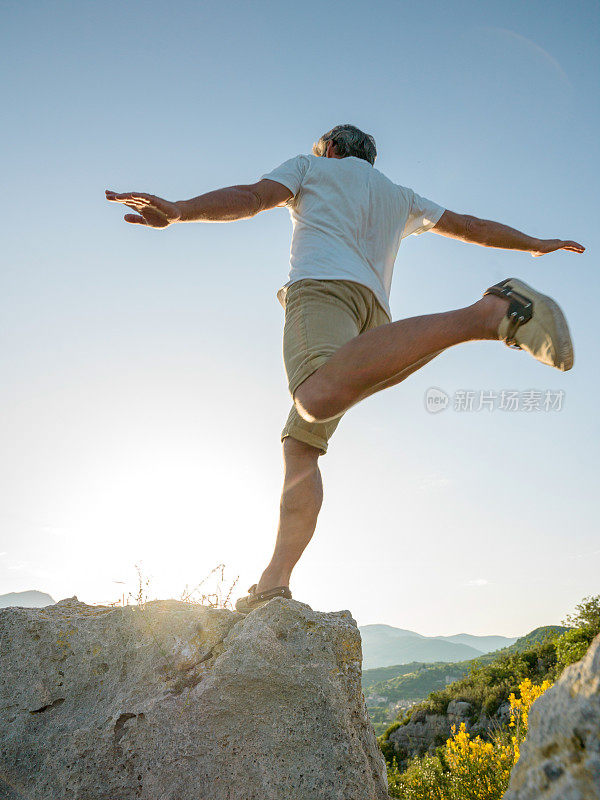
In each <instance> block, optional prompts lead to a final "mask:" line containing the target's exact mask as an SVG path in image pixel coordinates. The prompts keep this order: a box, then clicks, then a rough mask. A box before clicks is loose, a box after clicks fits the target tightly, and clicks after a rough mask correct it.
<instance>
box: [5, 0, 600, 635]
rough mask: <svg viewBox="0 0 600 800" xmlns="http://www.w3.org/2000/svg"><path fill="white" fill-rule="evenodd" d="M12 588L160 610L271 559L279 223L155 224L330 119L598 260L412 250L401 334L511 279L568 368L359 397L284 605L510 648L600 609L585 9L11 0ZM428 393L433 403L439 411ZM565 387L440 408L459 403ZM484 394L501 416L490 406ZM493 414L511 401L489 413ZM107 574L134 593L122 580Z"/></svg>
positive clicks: (441, 376)
mask: <svg viewBox="0 0 600 800" xmlns="http://www.w3.org/2000/svg"><path fill="white" fill-rule="evenodd" d="M0 13H1V17H2V20H1V22H2V24H1V25H0V29H1V33H0V37H1V48H0V59H1V60H2V62H3V63H2V75H3V79H2V81H3V84H2V107H3V111H4V124H3V126H2V133H1V134H0V135H1V136H2V141H3V146H2V153H3V156H4V158H3V162H4V164H3V170H2V172H3V174H2V183H3V191H2V194H1V197H0V203H1V206H2V208H1V214H2V222H3V248H2V249H3V255H2V275H1V284H0V304H1V309H0V319H1V342H2V345H1V351H0V362H1V363H0V368H1V375H2V380H1V382H0V401H1V409H2V413H1V415H0V440H1V447H0V492H1V496H2V501H1V506H0V528H1V532H0V553H1V556H0V592H9V591H19V590H25V589H34V588H35V589H40V590H44V591H48V592H50V593H51V594H52V595H53V596H54V597H55V598H56V599H59V598H61V597H65V596H70V595H73V594H77V595H78V596H79V597H80V599H83V600H85V601H87V602H100V601H112V600H116V599H117V598H118V597H119V596H120V595H121V593H122V591H125V592H127V591H135V570H134V564H136V563H137V564H140V565H141V567H142V571H143V572H144V574H145V575H146V576H148V578H149V579H150V582H151V592H152V594H153V596H159V597H166V596H173V597H178V596H180V595H181V592H182V591H183V589H184V587H185V586H186V585H195V583H197V582H198V581H199V580H200V579H201V578H202V577H203V576H204V575H205V574H206V573H207V572H208V571H209V570H210V569H211V568H212V567H213V566H215V565H216V564H217V563H219V562H225V563H226V564H227V568H228V576H229V577H230V578H232V577H234V576H236V575H239V576H240V584H239V585H240V588H241V590H243V593H245V590H246V588H247V587H248V586H249V585H250V584H251V583H254V582H255V581H256V580H257V579H258V577H259V574H260V572H261V571H262V568H263V567H264V565H265V564H266V562H267V560H268V558H269V557H270V554H271V551H272V546H273V542H274V536H275V528H276V521H277V511H278V502H279V493H280V486H281V478H282V470H281V454H280V448H281V446H280V442H279V433H280V430H281V427H282V425H283V423H284V421H285V418H286V416H287V412H288V408H289V404H290V399H289V396H288V394H287V388H286V383H285V378H284V372H283V365H282V359H281V333H282V323H283V312H282V309H281V307H280V305H279V303H278V302H277V300H276V298H275V292H276V290H277V289H278V287H279V286H280V285H281V284H282V283H283V282H284V281H285V279H286V275H287V270H288V262H287V258H288V250H289V236H290V223H289V218H288V213H287V211H286V210H284V209H274V210H272V211H269V212H266V213H265V214H263V215H260V216H259V217H256V218H255V219H252V220H249V221H244V222H238V223H233V224H225V225H179V226H173V227H172V228H169V229H167V230H165V231H155V230H149V229H144V228H142V227H139V226H132V225H127V224H126V223H124V222H123V221H122V212H123V210H124V209H121V208H120V207H116V206H115V205H112V204H109V203H106V202H105V200H104V189H105V188H106V187H108V188H111V189H115V190H117V191H127V190H137V191H148V192H152V193H155V194H158V195H161V196H163V197H166V198H168V199H171V200H178V199H183V198H187V197H191V196H194V195H197V194H200V193H202V192H204V191H208V190H210V189H214V188H218V187H220V186H226V185H230V184H234V183H246V182H251V181H254V180H256V179H257V178H258V177H259V176H260V175H261V174H262V173H264V172H266V171H268V170H270V169H272V168H273V167H275V166H276V165H277V164H279V163H280V162H282V161H283V160H285V159H287V158H289V157H291V156H293V155H296V154H297V153H303V152H304V153H306V152H310V148H311V145H312V143H313V141H314V140H315V139H317V138H318V137H319V136H320V135H321V134H322V133H323V132H325V131H326V130H328V129H329V128H331V127H332V126H333V125H334V124H337V123H342V122H352V123H354V124H356V125H358V126H359V127H361V128H363V129H364V130H366V131H368V132H369V133H372V134H373V135H374V136H375V138H376V140H377V145H378V150H379V157H378V160H377V162H376V166H377V168H378V169H380V170H381V171H383V172H384V173H385V174H386V175H388V176H389V177H390V178H391V179H392V180H394V181H396V182H397V183H401V184H403V185H405V186H410V187H411V188H413V189H414V190H415V191H417V192H418V193H419V194H422V195H424V196H426V197H429V198H431V199H432V200H434V201H436V202H438V203H440V204H441V205H443V206H444V207H447V208H450V209H452V210H454V211H459V212H467V213H472V214H476V215H478V216H482V217H485V218H490V219H496V220H499V221H501V222H505V223H507V224H509V225H513V226H515V227H517V228H520V229H522V230H525V231H526V232H527V233H530V234H531V235H534V236H540V237H544V238H567V239H575V240H577V241H580V242H582V243H583V244H584V245H586V247H587V251H586V253H585V254H584V255H583V256H577V255H575V254H573V253H566V252H561V253H557V254H552V255H549V256H546V257H544V258H540V259H532V258H531V257H530V256H529V255H527V254H525V253H510V252H504V251H500V250H493V249H485V248H480V247H477V246H474V245H465V244H462V243H458V242H454V241H451V240H448V239H444V238H443V237H440V236H436V235H435V234H432V233H426V234H425V235H422V236H418V237H410V238H409V239H407V240H405V241H404V242H403V244H402V246H401V248H400V253H399V256H398V260H397V262H396V274H395V283H394V287H393V290H392V296H391V304H392V311H393V313H394V317H395V318H399V317H406V316H412V315H415V314H421V313H428V312H434V311H439V310H444V309H450V308H453V307H458V306H461V305H467V304H468V303H471V302H473V301H474V300H475V299H476V298H477V297H479V296H480V294H481V292H482V291H483V290H484V289H485V288H486V287H487V286H489V285H490V284H491V283H495V282H497V281H499V280H501V279H502V278H505V277H509V276H519V277H521V278H523V279H524V280H526V281H527V282H530V283H533V284H534V285H535V286H537V287H538V288H540V289H541V290H542V291H545V292H547V293H549V294H551V295H553V296H555V297H556V298H557V299H558V300H559V302H560V303H561V305H562V306H563V308H564V310H565V312H566V314H567V316H568V319H569V322H570V325H571V330H572V334H573V338H574V342H575V348H576V363H575V368H574V369H573V370H572V371H571V372H569V373H566V374H562V373H559V372H558V371H556V370H551V369H549V368H547V367H543V366H542V365H540V364H539V363H537V362H535V361H533V359H531V358H530V357H528V356H526V355H525V354H523V353H518V352H512V351H510V350H509V349H507V348H506V347H504V346H502V345H500V344H494V343H487V342H486V343H472V344H469V345H464V346H462V347H459V348H454V349H453V350H452V351H450V352H447V353H445V354H443V355H442V356H440V357H439V358H438V359H436V360H435V361H433V362H432V363H431V364H430V365H428V366H427V367H426V368H424V369H423V370H422V371H421V372H420V373H419V374H417V375H416V376H413V377H412V378H410V379H409V380H408V381H407V382H406V383H404V384H402V385H400V386H399V387H397V388H395V389H393V390H391V391H388V392H387V393H382V394H379V395H377V396H376V397H374V398H371V399H369V400H368V401H367V402H365V403H364V404H362V405H360V406H358V407H355V408H354V409H352V410H351V411H350V412H349V413H348V414H347V417H346V418H345V419H344V420H343V421H342V423H341V424H340V427H339V429H338V431H337V432H336V434H335V436H334V437H333V439H332V441H331V445H330V451H329V453H328V454H327V455H326V456H325V457H324V458H322V459H321V468H322V472H323V477H324V483H325V503H324V507H323V511H322V514H321V517H320V520H319V525H318V528H317V533H316V535H315V538H314V539H313V541H312V542H311V544H310V545H309V548H308V550H307V551H306V553H305V555H304V557H303V559H302V560H301V562H300V564H299V566H298V568H297V570H296V572H295V574H294V576H293V578H292V587H291V588H292V591H293V592H294V596H295V597H297V598H298V599H300V600H303V601H306V602H308V603H309V604H310V605H312V606H313V607H315V608H318V609H321V610H338V609H342V608H349V609H350V610H351V611H352V612H353V614H354V616H355V618H356V619H357V620H358V622H359V624H367V623H373V622H384V623H388V624H391V625H397V626H399V627H403V628H411V629H415V630H417V631H419V632H421V633H424V634H452V633H457V632H459V631H467V632H470V633H476V634H484V633H485V634H491V633H496V634H506V635H518V634H522V633H525V632H526V631H528V630H530V629H531V628H533V627H536V626H538V625H543V624H550V623H557V622H559V621H560V620H561V619H562V618H563V617H564V615H565V613H567V612H568V611H570V610H572V608H573V606H574V604H575V603H576V602H577V601H578V600H580V599H581V598H582V597H583V596H584V595H588V594H597V593H598V592H599V591H600V581H599V576H600V537H599V536H598V521H597V517H598V515H597V492H598V467H597V461H598V412H597V408H598V398H599V396H600V381H599V377H598V353H597V348H598V333H597V324H598V319H599V316H600V315H599V307H598V302H599V301H598V298H599V297H600V276H599V273H598V266H597V256H596V253H597V252H598V244H599V238H600V236H599V233H598V231H599V225H598V219H597V216H598V202H597V198H598V185H599V184H600V175H599V171H600V170H599V160H598V155H599V153H598V125H599V122H600V114H599V102H598V101H599V95H598V83H597V78H598V74H600V64H599V63H598V62H599V60H600V56H599V53H600V50H599V38H600V25H599V23H600V7H599V5H598V3H597V2H592V1H591V0H589V1H588V2H572V3H569V4H565V3H564V2H557V1H556V0H532V1H531V2H528V3H522V2H508V1H507V0H502V1H501V2H496V3H480V2H464V1H463V2H460V1H459V2H454V3H448V2H438V0H432V2H429V3H427V4H415V3H409V2H404V1H403V2H399V1H397V2H391V1H386V0H382V1H381V2H375V3H361V2H357V1H356V0H350V2H343V3H340V2H327V3H317V2H312V0H311V1H310V2H304V3H287V2H283V3H282V2H266V1H264V0H256V2H253V3H246V2H231V1H230V0H220V1H219V2H180V3H178V4H169V3H164V2H161V3H159V2H155V1H154V0H145V2H137V1H136V0H130V1H129V2H127V3H123V2H103V3H81V2H60V1H58V2H38V1H37V0H31V2H27V3H22V2H2V3H1V4H0ZM432 386H434V387H438V388H440V389H442V390H443V391H444V392H445V393H446V394H447V395H448V396H449V397H450V402H449V406H448V408H447V409H446V410H445V411H443V412H440V413H438V414H436V415H432V414H430V413H428V412H427V411H426V409H425V405H424V395H425V392H426V390H427V389H428V388H429V387H432ZM461 390H465V391H466V390H471V391H473V392H475V397H476V401H475V402H474V408H477V407H478V405H479V393H480V392H481V391H486V392H493V393H496V394H498V395H499V394H500V392H502V391H503V390H505V391H508V390H511V391H516V392H519V393H520V395H519V397H520V398H521V399H523V398H524V396H525V395H524V394H523V393H525V392H527V391H529V390H535V391H539V392H542V393H544V392H546V391H551V392H560V391H562V392H564V396H563V401H562V409H561V410H560V411H558V410H549V411H545V410H543V408H542V409H541V410H538V411H535V410H534V411H531V412H526V411H502V410H500V409H499V408H497V407H494V408H493V410H491V411H490V410H487V408H485V409H484V410H480V411H476V410H474V411H463V412H460V411H456V410H454V402H455V397H456V393H457V392H460V391H461ZM494 402H496V401H494ZM498 402H499V401H498ZM116 581H122V582H124V583H116Z"/></svg>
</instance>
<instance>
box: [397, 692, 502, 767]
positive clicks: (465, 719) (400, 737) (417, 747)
mask: <svg viewBox="0 0 600 800" xmlns="http://www.w3.org/2000/svg"><path fill="white" fill-rule="evenodd" d="M509 718H510V705H509V704H508V703H503V704H502V705H501V706H500V708H499V709H498V711H497V712H496V713H495V714H494V715H493V716H488V715H487V714H486V713H485V712H481V713H479V715H477V713H476V711H475V709H474V708H473V706H472V705H471V703H467V702H466V701H464V700H451V701H450V702H449V703H448V708H447V710H446V713H445V714H432V713H428V712H427V711H426V710H425V709H423V708H417V710H416V711H414V712H413V713H412V714H411V715H410V718H409V719H408V721H407V722H406V723H404V724H402V725H400V726H399V727H397V728H396V729H395V730H393V731H392V732H391V733H390V734H389V736H388V742H390V743H391V745H392V747H393V749H394V755H395V757H396V759H397V761H398V764H399V765H400V766H401V767H403V766H405V765H406V763H407V762H408V761H409V759H411V758H412V757H413V756H422V755H425V753H430V754H433V753H435V751H436V749H437V748H438V747H439V746H440V745H442V744H444V742H446V741H447V740H448V739H449V738H450V737H451V736H452V731H453V728H454V729H456V730H458V729H459V728H460V726H461V724H462V723H464V725H465V729H466V730H467V731H468V732H469V733H470V734H471V736H481V737H482V738H486V737H488V735H489V734H490V733H491V732H492V731H494V730H496V729H497V728H498V727H499V725H502V724H504V723H506V722H508V720H509Z"/></svg>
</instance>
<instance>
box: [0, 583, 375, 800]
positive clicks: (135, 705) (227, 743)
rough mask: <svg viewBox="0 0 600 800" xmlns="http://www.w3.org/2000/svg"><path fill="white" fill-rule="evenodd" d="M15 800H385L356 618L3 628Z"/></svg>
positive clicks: (302, 612)
mask: <svg viewBox="0 0 600 800" xmlns="http://www.w3.org/2000/svg"><path fill="white" fill-rule="evenodd" d="M0 652H1V654H2V655H1V659H0V797H2V800H17V798H23V797H26V798H28V800H42V798H43V799H44V800H48V798H52V800H67V798H69V800H116V798H118V800H134V798H135V800H234V798H235V800H289V799H290V798H298V800H300V799H301V800H387V788H386V778H385V767H384V762H383V758H382V756H381V753H380V751H379V748H378V746H377V742H376V740H375V736H374V734H373V730H372V728H371V724H370V722H369V719H368V716H367V711H366V708H365V703H364V698H363V695H362V691H361V686H360V664H361V645H360V636H359V632H358V629H357V627H356V623H355V622H354V620H353V619H352V617H351V615H350V613H349V612H348V611H340V612H336V613H328V614H326V613H318V612H315V611H312V610H311V609H310V608H309V607H308V606H307V605H304V604H302V603H298V602H296V601H294V600H285V599H282V598H277V599H274V600H272V601H271V602H270V603H268V604H267V605H266V606H263V607H262V608H260V609H257V610H256V611H253V612H252V613H251V614H249V615H248V616H247V617H243V616H242V615H240V614H238V613H236V612H231V611H225V610H217V609H211V608H206V607H202V606H197V605H193V604H188V603H181V602H177V601H160V602H152V603H147V604H145V605H143V606H134V607H125V608H108V607H97V606H88V605H85V604H83V603H79V602H78V601H77V598H71V599H69V600H63V601H61V602H59V603H58V604H56V605H54V606H50V607H47V608H43V609H26V608H10V609H6V610H3V611H1V612H0Z"/></svg>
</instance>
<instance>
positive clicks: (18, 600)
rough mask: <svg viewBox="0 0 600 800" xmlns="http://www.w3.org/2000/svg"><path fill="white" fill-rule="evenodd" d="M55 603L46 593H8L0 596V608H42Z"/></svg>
mask: <svg viewBox="0 0 600 800" xmlns="http://www.w3.org/2000/svg"><path fill="white" fill-rule="evenodd" d="M55 602H56V601H55V600H54V599H53V598H52V597H50V595H49V594H46V592H36V591H34V590H32V591H29V592H9V593H8V594H0V608H10V606H20V607H21V608H42V607H43V606H52V605H54V603H55Z"/></svg>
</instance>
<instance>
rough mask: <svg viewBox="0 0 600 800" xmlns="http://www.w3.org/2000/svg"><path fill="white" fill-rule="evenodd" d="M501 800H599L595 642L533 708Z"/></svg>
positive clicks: (599, 676)
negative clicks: (508, 782)
mask: <svg viewBox="0 0 600 800" xmlns="http://www.w3.org/2000/svg"><path fill="white" fill-rule="evenodd" d="M504 800H600V636H597V637H596V638H595V639H594V641H593V642H592V644H591V646H590V648H589V650H588V652H587V654H586V656H585V658H583V659H582V660H581V661H578V662H577V663H576V664H572V665H571V666H570V667H567V669H566V670H565V671H564V672H563V674H562V676H561V678H560V680H558V681H557V683H556V684H555V685H554V686H552V688H550V689H548V691H547V692H545V693H544V694H543V695H542V696H541V697H540V698H539V700H536V702H535V703H534V705H533V708H532V709H531V712H530V714H529V724H528V727H527V738H526V739H525V743H524V744H523V747H522V749H521V756H520V758H519V760H518V762H517V763H516V765H515V767H514V769H513V771H512V774H511V778H510V784H509V787H508V791H507V792H506V794H505V795H504Z"/></svg>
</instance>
